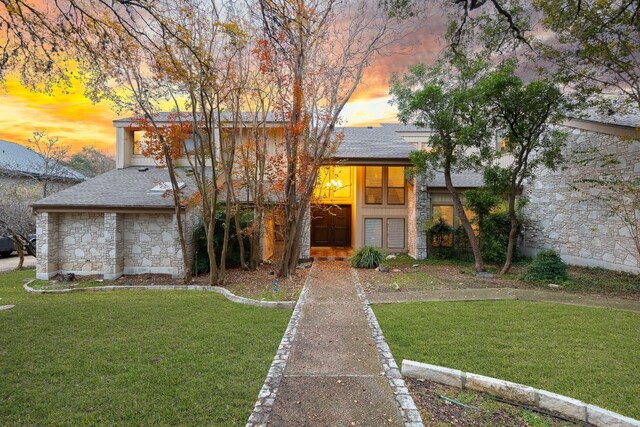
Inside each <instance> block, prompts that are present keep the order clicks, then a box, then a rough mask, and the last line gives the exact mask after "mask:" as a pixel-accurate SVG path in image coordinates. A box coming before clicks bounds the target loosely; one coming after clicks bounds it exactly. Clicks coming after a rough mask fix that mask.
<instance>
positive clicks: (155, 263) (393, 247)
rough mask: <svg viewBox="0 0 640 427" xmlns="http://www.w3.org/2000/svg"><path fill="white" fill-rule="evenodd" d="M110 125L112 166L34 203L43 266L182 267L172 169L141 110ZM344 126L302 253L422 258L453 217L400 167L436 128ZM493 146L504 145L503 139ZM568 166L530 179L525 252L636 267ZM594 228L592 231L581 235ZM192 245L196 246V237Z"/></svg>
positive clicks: (190, 217) (265, 254)
mask: <svg viewBox="0 0 640 427" xmlns="http://www.w3.org/2000/svg"><path fill="white" fill-rule="evenodd" d="M156 119H157V121H158V122H159V123H169V122H170V119H169V116H167V115H160V116H158V117H157V118H156ZM266 122H267V123H266V126H267V133H268V135H269V140H270V141H271V142H270V147H272V149H273V147H275V145H276V141H277V140H278V139H279V138H283V135H284V131H283V124H282V123H281V122H279V121H278V120H276V119H275V118H274V117H268V118H267V120H266ZM114 126H115V128H116V169H115V170H113V171H110V172H107V173H105V174H103V175H100V176H98V177H96V178H93V179H91V180H88V181H86V182H84V183H82V184H79V185H77V186H75V187H73V188H70V189H68V190H65V191H62V192H60V193H57V194H55V195H52V196H50V197H47V198H45V199H43V200H40V201H38V202H37V203H35V204H34V205H33V207H34V209H35V211H36V213H37V224H38V226H37V233H38V236H39V237H38V254H39V257H38V264H37V277H39V278H50V277H52V276H54V275H55V274H57V273H67V272H73V273H75V274H79V275H82V274H85V275H96V274H97V275H102V276H104V278H105V279H115V278H117V277H119V276H120V275H122V274H144V273H161V274H171V275H172V276H174V277H181V276H183V274H184V272H183V257H184V256H186V257H188V259H193V253H187V254H183V253H182V250H181V248H180V244H179V241H178V233H177V225H176V224H177V217H176V215H175V208H174V205H173V199H172V198H167V197H165V194H164V193H165V190H166V188H167V187H168V182H169V176H168V173H167V171H166V169H164V168H160V167H156V164H155V162H154V160H153V159H151V158H148V157H145V156H144V155H142V154H141V151H140V149H139V144H140V143H141V135H140V129H139V128H137V127H136V124H135V121H132V120H131V119H124V120H116V121H115V122H114ZM567 126H568V128H569V129H572V132H574V138H575V139H576V141H580V140H581V139H585V138H586V139H589V140H593V141H594V143H597V144H600V143H602V144H604V145H603V148H604V146H605V145H606V146H607V147H608V144H610V143H611V144H614V145H615V144H621V143H622V142H621V141H622V140H623V139H624V135H627V134H628V133H629V132H631V131H632V130H633V129H632V128H629V127H626V126H624V125H619V124H618V125H614V124H607V123H602V122H598V121H596V120H595V119H591V120H584V119H575V120H570V121H569V122H568V123H567ZM340 131H341V132H342V134H343V140H342V143H341V144H340V146H339V147H338V148H337V150H336V152H335V153H334V154H333V156H332V157H331V158H330V159H327V161H326V166H325V167H323V168H322V170H321V171H320V173H319V176H318V182H317V187H316V191H315V194H314V198H313V200H312V203H311V206H310V209H309V213H308V216H307V220H306V224H305V226H304V232H303V235H302V237H301V258H308V257H311V256H312V254H313V252H314V250H317V249H329V250H332V249H333V250H335V249H341V248H342V249H347V250H349V249H352V248H358V247H361V246H364V245H372V246H377V247H380V248H382V249H383V250H385V251H386V252H398V253H401V252H403V253H408V254H409V255H411V256H412V257H414V258H416V259H423V258H426V256H427V253H428V250H429V247H428V246H429V244H428V242H427V236H426V233H425V232H424V226H425V224H426V223H427V222H428V221H429V220H430V219H431V218H432V217H433V216H434V215H439V216H442V217H444V218H446V219H447V221H448V222H450V223H451V224H452V225H454V226H456V225H457V224H456V222H457V219H456V216H455V214H454V212H453V203H452V199H451V196H450V195H449V193H448V192H447V190H446V188H445V185H444V180H443V177H442V175H441V174H438V173H436V174H435V175H434V176H433V177H431V178H430V179H428V178H427V177H424V176H419V177H413V178H409V175H407V174H406V173H405V170H406V168H408V167H410V166H411V162H410V160H409V154H410V152H411V151H412V150H415V149H421V148H423V147H425V146H426V145H427V144H428V142H429V137H430V131H429V130H425V129H419V128H416V127H414V126H404V125H398V124H383V125H381V126H375V127H373V126H369V127H346V128H342V129H340ZM607 132H609V133H607ZM634 144H636V143H632V144H631V145H630V148H629V150H628V152H627V151H625V152H624V155H625V157H624V162H623V164H624V167H625V168H627V169H628V171H629V173H630V174H635V175H636V176H637V174H638V173H639V172H640V161H639V160H638V154H639V153H640V150H639V149H638V146H637V145H634ZM619 148H620V147H618V148H617V149H619ZM496 149H498V150H499V149H500V146H499V140H498V139H496ZM606 149H608V148H606ZM627 155H628V157H626V156H627ZM500 161H501V162H508V161H509V159H508V158H507V157H505V158H502V159H501V160H500ZM178 163H179V164H183V165H184V164H186V163H185V162H184V161H182V162H180V161H179V162H178ZM627 169H625V170H627ZM572 170H573V169H572ZM570 173H578V174H579V173H582V172H570ZM179 174H180V181H181V182H182V183H184V187H183V191H184V192H185V193H187V194H189V193H190V192H193V191H194V184H193V183H192V182H190V178H189V177H188V176H187V175H186V174H185V172H183V171H180V172H179ZM566 176H567V172H566V170H565V171H558V172H551V171H543V172H542V173H541V174H540V175H539V178H538V179H537V180H536V181H534V182H531V183H528V184H527V185H526V188H525V195H527V196H528V197H529V198H530V199H531V203H530V204H529V206H528V208H527V210H526V211H525V233H524V235H523V239H522V241H523V249H524V250H525V253H535V252H536V251H538V250H540V249H542V248H547V247H551V248H554V249H557V250H559V251H560V253H561V255H562V256H563V257H564V258H565V259H566V260H567V261H569V262H574V263H583V264H588V265H602V266H607V267H613V268H616V269H627V270H629V271H637V270H638V260H637V258H634V257H633V256H632V257H631V258H629V257H628V256H625V255H623V254H622V250H621V249H620V248H619V246H624V247H625V248H627V247H628V246H629V242H630V240H629V238H628V237H627V236H626V235H625V234H624V231H622V227H621V226H620V224H617V225H616V224H615V222H613V221H611V222H610V224H613V225H607V226H606V227H604V228H603V227H602V223H603V222H604V221H605V218H608V216H607V215H606V214H605V213H604V211H603V210H602V209H600V210H599V211H597V213H595V214H594V212H595V211H593V210H592V209H591V208H589V207H587V208H585V207H584V206H589V205H584V204H582V203H585V202H582V201H578V200H577V199H575V198H574V196H573V194H572V193H570V191H569V187H568V184H567V180H566ZM453 182H454V185H455V186H456V187H457V188H458V190H459V191H460V192H462V191H464V190H465V189H469V188H476V187H479V186H481V185H482V176H481V174H479V173H476V172H472V171H467V172H461V173H456V174H454V175H453ZM552 199H553V200H552ZM586 203H592V202H586ZM181 212H182V214H181V215H183V218H184V219H185V224H186V227H185V228H186V233H185V234H186V236H187V238H188V239H189V238H190V237H191V235H192V231H193V229H194V228H195V226H196V224H197V222H198V215H197V212H196V211H195V210H193V209H188V208H187V207H181ZM607 221H608V219H607ZM607 224H609V223H607ZM282 226H283V224H282V220H281V217H280V216H279V215H278V212H277V210H272V211H269V212H267V214H266V218H265V221H264V228H263V230H261V234H262V238H261V253H262V258H263V259H269V258H273V257H276V256H277V251H278V245H279V244H281V242H279V241H278V240H279V235H280V233H279V232H278V230H279V228H280V227H282ZM594 227H595V230H596V231H593V230H594ZM590 233H591V234H590ZM575 236H577V237H575ZM608 236H614V237H613V238H611V237H608ZM587 237H589V239H590V240H585V241H583V240H582V239H586V238H587ZM595 239H599V240H595ZM598 242H599V243H598ZM619 242H622V243H619ZM598 245H600V246H598ZM187 246H188V250H189V251H191V250H192V247H191V244H190V242H188V245H187ZM596 248H597V250H596ZM587 251H590V252H589V254H590V255H589V256H587V255H588V254H587ZM598 257H599V259H598ZM611 257H613V259H612V258H611ZM594 261H595V262H594ZM589 263H591V264H589Z"/></svg>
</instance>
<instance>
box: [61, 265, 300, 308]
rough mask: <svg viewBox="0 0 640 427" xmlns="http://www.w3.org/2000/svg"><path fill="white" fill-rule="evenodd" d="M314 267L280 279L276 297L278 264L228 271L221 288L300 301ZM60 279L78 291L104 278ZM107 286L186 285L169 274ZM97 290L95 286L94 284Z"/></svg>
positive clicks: (205, 278)
mask: <svg viewBox="0 0 640 427" xmlns="http://www.w3.org/2000/svg"><path fill="white" fill-rule="evenodd" d="M310 266H311V264H301V265H300V266H299V268H298V269H296V271H295V273H294V274H293V275H291V276H290V277H288V278H286V279H279V281H278V293H277V294H276V293H274V280H275V279H276V268H277V266H276V265H275V264H262V265H260V266H258V268H257V269H256V270H254V271H245V270H242V269H241V268H231V269H227V271H226V274H225V280H224V284H222V285H218V286H221V287H224V288H226V289H228V290H229V291H231V292H233V293H234V294H236V295H240V296H244V297H248V298H255V299H265V300H282V301H285V300H288V301H292V300H296V299H297V298H298V295H299V294H300V292H301V290H302V287H303V286H304V282H305V280H306V278H307V273H308V272H309V267H310ZM62 279H63V277H62V276H60V275H58V276H56V277H54V278H52V281H58V284H57V285H59V287H65V288H77V287H82V286H83V283H86V282H99V281H102V275H98V276H76V278H75V281H73V282H65V281H63V280H62ZM102 284H103V285H104V286H107V285H111V286H153V285H184V284H185V283H184V281H183V280H182V279H174V278H172V277H171V276H170V275H167V274H138V275H128V276H121V277H120V278H118V279H116V280H113V281H103V282H102ZM189 284H191V285H209V274H208V273H201V274H199V275H198V276H194V278H193V282H191V283H189ZM94 286H95V283H94Z"/></svg>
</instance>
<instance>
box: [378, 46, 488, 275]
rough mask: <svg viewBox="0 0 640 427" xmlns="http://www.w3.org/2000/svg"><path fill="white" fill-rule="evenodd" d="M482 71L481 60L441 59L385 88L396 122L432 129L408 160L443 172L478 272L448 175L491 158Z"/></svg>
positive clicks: (472, 239) (476, 251)
mask: <svg viewBox="0 0 640 427" xmlns="http://www.w3.org/2000/svg"><path fill="white" fill-rule="evenodd" d="M486 70H487V64H486V63H484V62H483V61H480V60H474V61H470V60H468V59H466V58H464V57H460V56H458V57H457V58H455V59H454V61H453V62H452V63H446V62H440V64H438V65H436V66H435V67H433V68H431V69H428V68H427V67H426V66H424V65H415V66H413V67H411V68H410V72H409V74H407V75H405V76H404V77H403V78H402V79H401V78H399V77H398V76H394V77H393V79H392V81H391V90H390V92H391V95H392V96H393V102H394V103H395V104H397V106H398V111H399V113H398V119H399V120H400V121H401V122H403V123H405V124H406V123H409V122H411V123H414V124H415V125H416V126H418V127H428V128H430V129H431V130H432V131H433V132H434V135H433V136H432V137H431V138H430V140H429V149H428V150H427V151H414V152H413V153H412V154H411V160H412V162H413V164H414V165H415V167H416V170H417V172H418V173H430V172H432V171H433V170H435V171H439V172H441V173H442V174H443V175H444V180H445V184H446V187H447V190H448V191H449V194H450V195H451V197H452V199H453V205H454V208H455V212H456V215H457V216H458V218H460V222H461V223H462V227H463V228H464V230H465V233H466V234H467V237H468V238H469V243H470V245H471V250H472V252H473V256H474V259H475V268H476V271H478V272H481V271H484V269H485V267H484V262H483V261H482V255H481V253H480V246H479V242H478V238H477V236H476V235H475V234H474V232H473V228H472V227H471V224H470V222H469V219H468V218H467V215H466V213H465V211H464V207H463V205H462V201H461V199H460V195H459V194H458V191H457V189H456V188H455V187H454V185H453V181H452V178H451V175H452V173H453V172H456V171H460V170H464V169H468V168H472V169H478V168H479V167H480V166H481V165H482V163H483V161H484V160H486V159H487V158H490V157H491V153H492V136H493V133H492V129H491V128H490V126H489V114H488V111H487V108H486V105H485V103H484V98H483V97H482V96H481V93H480V92H479V91H478V89H477V87H480V86H479V84H478V83H479V81H480V80H481V79H482V76H483V74H484V73H485V72H486Z"/></svg>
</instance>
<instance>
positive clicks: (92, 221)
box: [58, 212, 106, 274]
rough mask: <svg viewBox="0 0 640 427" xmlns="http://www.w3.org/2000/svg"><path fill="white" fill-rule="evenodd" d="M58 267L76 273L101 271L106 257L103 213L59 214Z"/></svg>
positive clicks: (97, 272)
mask: <svg viewBox="0 0 640 427" xmlns="http://www.w3.org/2000/svg"><path fill="white" fill-rule="evenodd" d="M58 215H59V219H58V231H59V238H58V268H59V269H60V270H62V271H65V272H71V273H76V274H101V273H102V271H103V267H104V264H105V258H106V256H105V255H106V254H105V251H106V245H105V243H106V239H105V236H104V234H105V230H104V215H103V214H102V213H88V212H68V213H64V214H58Z"/></svg>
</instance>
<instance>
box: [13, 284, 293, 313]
mask: <svg viewBox="0 0 640 427" xmlns="http://www.w3.org/2000/svg"><path fill="white" fill-rule="evenodd" d="M34 280H35V279H33V280H30V281H28V282H27V283H25V284H24V285H23V287H24V289H25V291H27V292H29V293H33V294H65V293H70V292H105V291H126V290H132V291H135V290H144V291H206V292H215V293H217V294H221V295H223V296H224V297H225V298H227V299H228V300H229V301H233V302H235V303H238V304H245V305H252V306H255V307H262V308H272V309H292V308H293V307H294V306H295V305H296V302H295V301H259V300H255V299H251V298H246V297H241V296H238V295H236V294H234V293H233V292H230V291H228V290H227V289H225V288H221V287H219V286H202V285H147V286H144V285H143V286H137V285H123V286H116V285H107V286H95V287H87V288H68V289H33V288H32V287H31V286H29V285H30V284H31V283H32V282H33V281H34Z"/></svg>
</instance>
